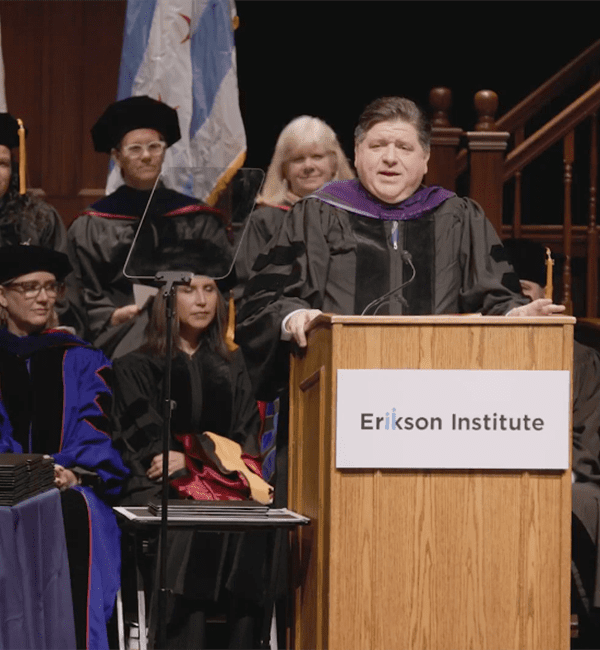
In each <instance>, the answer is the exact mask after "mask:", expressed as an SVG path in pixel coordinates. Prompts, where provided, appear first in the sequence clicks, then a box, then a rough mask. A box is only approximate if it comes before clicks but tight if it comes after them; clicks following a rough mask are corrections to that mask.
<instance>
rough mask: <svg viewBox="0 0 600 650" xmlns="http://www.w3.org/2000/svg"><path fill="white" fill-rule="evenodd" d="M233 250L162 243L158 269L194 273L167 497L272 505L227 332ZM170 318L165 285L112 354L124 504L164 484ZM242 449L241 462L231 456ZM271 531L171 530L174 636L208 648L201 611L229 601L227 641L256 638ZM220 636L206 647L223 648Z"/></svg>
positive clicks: (174, 642)
mask: <svg viewBox="0 0 600 650" xmlns="http://www.w3.org/2000/svg"><path fill="white" fill-rule="evenodd" d="M231 263H232V259H231V254H230V252H229V251H228V250H224V249H222V248H220V247H218V246H216V245H215V244H213V243H212V242H207V241H200V242H196V241H186V242H180V243H179V244H174V245H173V246H166V247H164V248H163V250H162V251H161V252H160V261H159V262H158V263H157V264H155V263H154V262H152V261H149V262H148V264H150V266H155V268H156V269H157V270H158V269H168V270H178V269H179V270H188V271H190V270H191V271H193V272H194V274H195V275H194V277H193V278H192V281H191V284H190V285H189V286H180V287H178V288H177V290H176V320H175V326H174V331H173V344H174V357H173V367H172V373H171V379H172V389H171V396H172V399H173V400H174V402H175V405H176V406H175V409H174V411H173V418H172V422H171V432H172V440H171V451H170V452H169V472H170V474H169V479H170V488H169V490H170V494H169V498H187V499H197V500H213V499H221V500H222V499H227V500H232V499H233V500H237V499H249V498H253V499H255V500H257V501H260V502H261V503H264V504H266V503H270V502H271V500H272V488H271V487H270V486H269V485H268V484H267V483H266V482H265V481H263V479H262V477H261V469H260V463H259V461H258V460H257V459H258V455H259V449H260V447H259V439H258V436H259V432H260V426H261V424H260V417H259V414H258V408H257V405H256V401H255V399H254V395H253V389H252V386H251V384H250V380H249V377H248V374H247V371H246V368H245V364H244V360H243V357H242V354H241V351H240V350H239V349H237V347H236V349H232V348H233V347H234V346H233V344H232V343H231V342H230V343H229V345H228V343H227V341H226V337H225V332H226V319H227V309H226V301H225V299H224V297H223V295H222V293H221V292H222V291H226V290H228V289H229V288H230V287H231V286H232V280H233V275H234V274H231V275H230V276H228V277H227V278H226V279H224V280H217V281H215V280H214V279H212V278H215V277H217V278H219V277H221V276H223V275H225V274H227V273H228V272H229V269H230V266H231ZM165 352H166V316H165V299H164V297H163V295H162V292H161V293H159V294H157V296H156V297H155V298H154V299H153V305H152V313H151V319H150V322H149V324H148V328H147V331H146V341H145V343H144V344H143V346H142V347H141V348H140V349H139V350H137V351H134V352H131V353H129V354H127V355H125V356H123V357H120V358H119V359H117V360H116V361H115V362H114V372H115V409H114V426H115V444H116V446H117V448H118V449H120V451H121V453H122V456H123V459H124V461H125V463H126V465H127V466H128V467H129V468H130V470H131V474H130V476H129V478H128V480H127V482H126V484H125V486H124V489H123V498H122V503H123V504H124V505H146V504H147V503H148V501H149V500H150V499H155V500H157V499H160V496H161V494H162V484H161V478H162V425H163V417H162V400H161V394H162V386H163V382H164V375H165ZM233 458H235V460H232V459H233ZM266 540H267V537H266V535H265V534H264V533H261V532H254V533H236V534H218V533H201V532H193V531H169V542H168V544H169V547H168V560H167V564H168V566H167V585H166V587H167V589H169V590H170V596H169V605H168V609H169V613H168V623H167V643H168V647H171V648H203V647H207V646H206V643H207V636H206V635H207V628H206V613H207V612H210V611H214V610H215V608H218V607H221V608H225V609H226V610H227V615H228V621H227V631H228V634H227V636H228V638H227V640H226V645H225V646H224V647H229V648H253V647H257V643H258V635H259V634H260V625H259V622H260V621H261V616H262V610H261V602H262V600H263V598H264V589H265V584H264V580H263V575H264V571H265V562H266V555H267V551H266ZM216 643H218V642H217V641H214V642H213V645H210V646H209V647H216V645H215V644H216Z"/></svg>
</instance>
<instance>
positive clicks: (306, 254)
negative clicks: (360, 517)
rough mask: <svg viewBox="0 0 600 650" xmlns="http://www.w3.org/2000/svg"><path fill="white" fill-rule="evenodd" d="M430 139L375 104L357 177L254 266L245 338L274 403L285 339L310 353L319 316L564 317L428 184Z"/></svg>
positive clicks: (414, 120)
mask: <svg viewBox="0 0 600 650" xmlns="http://www.w3.org/2000/svg"><path fill="white" fill-rule="evenodd" d="M430 137H431V125H430V124H429V122H428V121H427V119H426V118H425V116H424V114H423V113H422V111H421V110H420V109H419V108H418V107H417V106H416V104H414V102H412V101H410V100H408V99H405V98H402V97H384V98H380V99H377V100H375V101H373V102H372V103H371V104H369V106H367V108H366V109H365V110H364V112H363V114H362V115H361V117H360V119H359V122H358V126H357V127H356V130H355V149H354V152H355V159H354V162H355V166H356V171H357V174H358V179H353V180H349V181H334V182H331V183H328V184H326V185H325V186H323V187H322V188H321V189H319V190H317V191H316V192H314V193H313V194H311V195H309V196H307V197H305V198H303V199H302V200H301V201H299V202H298V203H297V204H296V205H295V206H294V208H293V209H292V210H291V211H290V212H289V214H288V216H287V217H286V219H282V222H281V226H280V228H279V230H278V232H277V233H276V234H275V236H274V237H273V239H272V240H271V242H270V243H269V245H268V246H267V248H266V249H265V250H264V251H263V253H262V254H261V255H260V256H259V257H258V259H257V260H256V262H255V264H254V266H253V272H252V275H251V276H250V279H249V281H248V284H247V286H246V290H245V293H244V297H243V300H242V304H241V310H240V313H239V323H240V324H239V327H238V333H237V334H238V336H237V340H238V341H239V342H240V343H241V345H242V347H243V349H244V352H245V354H246V358H247V362H248V365H249V369H250V372H251V373H252V375H253V379H254V380H255V381H256V385H257V389H258V396H259V397H265V398H269V397H271V396H272V395H273V392H274V391H275V390H276V388H277V387H278V386H281V385H282V384H285V382H286V380H287V374H286V371H287V363H286V362H285V359H286V358H287V356H288V348H286V345H285V344H283V345H282V344H281V341H290V340H293V341H295V343H297V344H298V345H299V346H300V347H304V346H305V345H306V335H305V333H306V330H307V327H308V325H309V323H310V322H311V321H312V320H313V319H314V318H315V317H316V316H317V315H318V314H320V313H321V312H329V313H336V314H369V315H373V314H452V313H469V312H481V313H483V314H492V315H493V314H510V315H515V316H518V315H523V316H539V315H546V314H552V313H558V312H560V311H563V310H564V307H562V306H559V305H554V304H552V301H551V300H546V299H542V300H537V301H534V302H532V303H527V302H526V299H525V298H524V297H523V296H522V295H520V286H519V280H518V278H517V276H516V275H515V273H514V272H513V269H512V267H511V266H510V264H509V263H508V262H507V261H506V258H505V255H504V250H503V247H502V244H501V243H500V240H499V239H498V236H497V235H496V232H495V231H494V228H493V227H492V225H491V223H490V222H489V221H488V220H487V218H486V217H485V215H484V213H483V211H482V210H481V208H480V207H479V206H478V205H477V204H476V203H475V202H474V201H471V200H470V199H468V198H460V197H458V196H457V195H456V194H455V193H454V192H450V191H448V190H446V189H444V188H442V187H438V186H431V187H424V186H423V185H422V181H423V177H424V176H425V173H426V172H427V162H428V160H429V148H430ZM277 371H279V372H277ZM282 372H283V373H285V374H282Z"/></svg>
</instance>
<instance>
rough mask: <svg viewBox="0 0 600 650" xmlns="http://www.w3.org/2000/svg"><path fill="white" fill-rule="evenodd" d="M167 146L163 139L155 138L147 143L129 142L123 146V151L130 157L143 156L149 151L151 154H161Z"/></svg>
mask: <svg viewBox="0 0 600 650" xmlns="http://www.w3.org/2000/svg"><path fill="white" fill-rule="evenodd" d="M166 148H167V143H166V142H163V141H162V140H154V142H148V143H147V144H139V143H134V144H128V145H127V146H125V147H123V148H122V152H123V153H124V154H125V155H126V156H129V157H130V158H141V157H142V156H143V155H144V153H145V152H146V151H147V152H148V153H149V154H150V155H151V156H160V155H161V154H162V153H163V152H164V150H165V149H166Z"/></svg>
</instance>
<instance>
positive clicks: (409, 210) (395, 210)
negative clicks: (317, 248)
mask: <svg viewBox="0 0 600 650" xmlns="http://www.w3.org/2000/svg"><path fill="white" fill-rule="evenodd" d="M452 196H455V194H454V192H451V191H450V190H445V189H444V188H443V187H439V186H438V185H432V186H431V187H422V188H421V189H419V190H417V191H416V192H415V193H414V194H413V195H412V196H409V197H408V198H407V199H405V200H404V201H402V202H401V203H397V204H395V205H391V204H387V203H382V202H381V201H378V200H377V199H376V198H375V197H374V196H373V195H372V194H370V193H369V192H368V191H367V190H366V189H365V188H364V187H363V186H362V185H361V183H360V181H359V180H358V179H356V178H355V179H352V180H349V181H333V182H331V183H327V184H326V185H323V187H322V188H321V189H319V190H317V191H316V192H314V193H313V194H311V195H310V197H309V198H316V199H319V200H321V201H323V202H324V203H328V204H329V205H333V206H334V207H336V208H342V209H343V210H349V211H350V212H354V213H355V214H360V215H363V216H365V217H371V218H372V219H383V220H384V221H387V220H392V219H393V220H396V221H409V220H411V219H419V217H422V216H423V215H424V214H427V213H428V212H431V211H432V210H433V209H435V208H437V207H438V206H439V205H441V204H442V203H443V202H444V201H446V200H447V199H449V198H450V197H452Z"/></svg>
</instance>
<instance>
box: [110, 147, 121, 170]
mask: <svg viewBox="0 0 600 650" xmlns="http://www.w3.org/2000/svg"><path fill="white" fill-rule="evenodd" d="M110 157H111V158H112V159H113V160H114V162H115V165H117V167H119V168H120V167H121V161H120V160H119V157H120V153H119V150H118V149H115V148H114V147H113V148H112V149H111V150H110Z"/></svg>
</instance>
